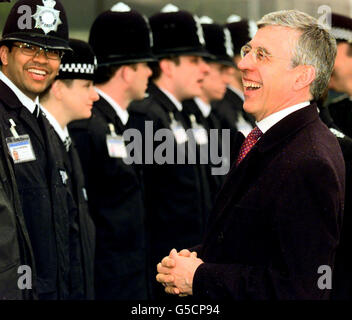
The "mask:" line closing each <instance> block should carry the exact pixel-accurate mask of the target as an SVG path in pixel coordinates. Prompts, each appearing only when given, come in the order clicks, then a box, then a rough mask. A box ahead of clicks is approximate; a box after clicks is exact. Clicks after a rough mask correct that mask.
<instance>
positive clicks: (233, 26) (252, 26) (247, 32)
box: [225, 14, 258, 55]
mask: <svg viewBox="0 0 352 320" xmlns="http://www.w3.org/2000/svg"><path fill="white" fill-rule="evenodd" d="M225 26H226V27H227V28H228V30H229V31H230V34H231V38H232V43H233V47H234V53H235V54H236V55H239V54H240V51H241V48H242V47H243V46H244V45H245V44H246V43H247V42H249V41H251V39H252V38H253V37H254V35H255V33H256V32H257V30H258V27H257V24H256V23H255V22H254V21H252V20H247V19H242V18H241V17H240V16H238V15H235V14H233V15H231V16H229V17H228V18H227V23H226V25H225Z"/></svg>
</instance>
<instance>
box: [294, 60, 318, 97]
mask: <svg viewBox="0 0 352 320" xmlns="http://www.w3.org/2000/svg"><path fill="white" fill-rule="evenodd" d="M296 68H298V76H297V78H296V81H295V83H294V87H293V89H294V90H296V91H299V90H301V89H303V88H305V87H309V86H310V85H311V83H312V82H313V81H314V79H315V76H316V74H315V68H314V67H313V66H308V65H302V66H297V67H296Z"/></svg>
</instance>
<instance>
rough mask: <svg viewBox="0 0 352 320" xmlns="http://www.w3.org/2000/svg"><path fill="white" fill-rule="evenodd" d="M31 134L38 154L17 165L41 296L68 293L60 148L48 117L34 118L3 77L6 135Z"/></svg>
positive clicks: (1, 117)
mask: <svg viewBox="0 0 352 320" xmlns="http://www.w3.org/2000/svg"><path fill="white" fill-rule="evenodd" d="M9 119H12V120H13V121H14V123H15V124H16V127H15V128H16V131H17V133H18V135H20V136H21V135H25V134H28V135H29V137H30V140H31V144H32V147H33V150H34V154H35V157H36V160H34V161H28V162H22V163H16V164H14V165H13V168H14V173H15V177H16V182H17V187H18V191H19V195H20V201H21V205H22V210H23V214H24V218H25V222H26V227H27V230H28V233H29V237H30V241H31V244H32V248H33V253H34V258H35V264H36V272H37V283H36V287H37V291H38V297H39V299H67V298H68V297H69V279H68V277H69V253H68V246H69V244H68V227H67V226H68V217H69V213H68V208H67V206H66V204H65V202H63V201H62V199H64V198H65V196H66V192H67V191H66V186H65V185H64V183H63V181H62V178H61V175H60V170H62V169H64V164H63V163H62V162H60V158H61V157H60V156H59V155H58V148H57V145H56V144H55V139H54V138H53V135H55V132H54V131H53V128H52V127H51V126H50V124H49V122H48V121H47V120H46V119H45V118H44V117H43V116H42V115H40V116H39V117H38V118H36V116H35V115H33V114H31V113H30V112H29V110H28V109H27V108H26V107H24V106H23V105H22V104H21V102H20V100H19V99H18V98H17V96H16V95H15V93H14V92H13V91H12V90H11V89H10V88H9V87H8V86H7V85H6V84H5V83H4V82H3V81H0V122H1V126H2V130H3V135H4V137H5V138H8V137H12V136H13V135H12V133H11V131H10V127H11V125H10V122H9Z"/></svg>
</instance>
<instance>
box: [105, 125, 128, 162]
mask: <svg viewBox="0 0 352 320" xmlns="http://www.w3.org/2000/svg"><path fill="white" fill-rule="evenodd" d="M109 129H110V134H107V135H106V145H107V148H108V153H109V156H110V157H111V158H127V150H126V146H125V140H124V139H123V136H121V135H117V134H116V132H115V126H114V125H113V124H112V123H109Z"/></svg>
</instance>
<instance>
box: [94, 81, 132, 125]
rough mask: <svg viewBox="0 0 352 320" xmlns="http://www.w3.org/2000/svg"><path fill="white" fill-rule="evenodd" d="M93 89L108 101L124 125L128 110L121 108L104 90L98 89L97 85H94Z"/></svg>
mask: <svg viewBox="0 0 352 320" xmlns="http://www.w3.org/2000/svg"><path fill="white" fill-rule="evenodd" d="M95 90H96V91H97V92H98V94H99V95H100V96H102V97H103V98H104V99H105V100H106V101H107V102H109V103H110V105H111V106H112V108H113V109H114V110H115V112H116V114H117V116H118V117H119V118H120V120H121V122H122V124H123V125H124V126H125V125H126V123H127V121H128V118H129V114H128V111H127V110H125V109H122V108H121V107H120V105H119V104H118V103H117V102H116V101H115V100H114V99H113V98H111V97H110V96H109V95H108V94H107V93H105V92H104V91H102V90H100V89H99V88H97V87H95Z"/></svg>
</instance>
